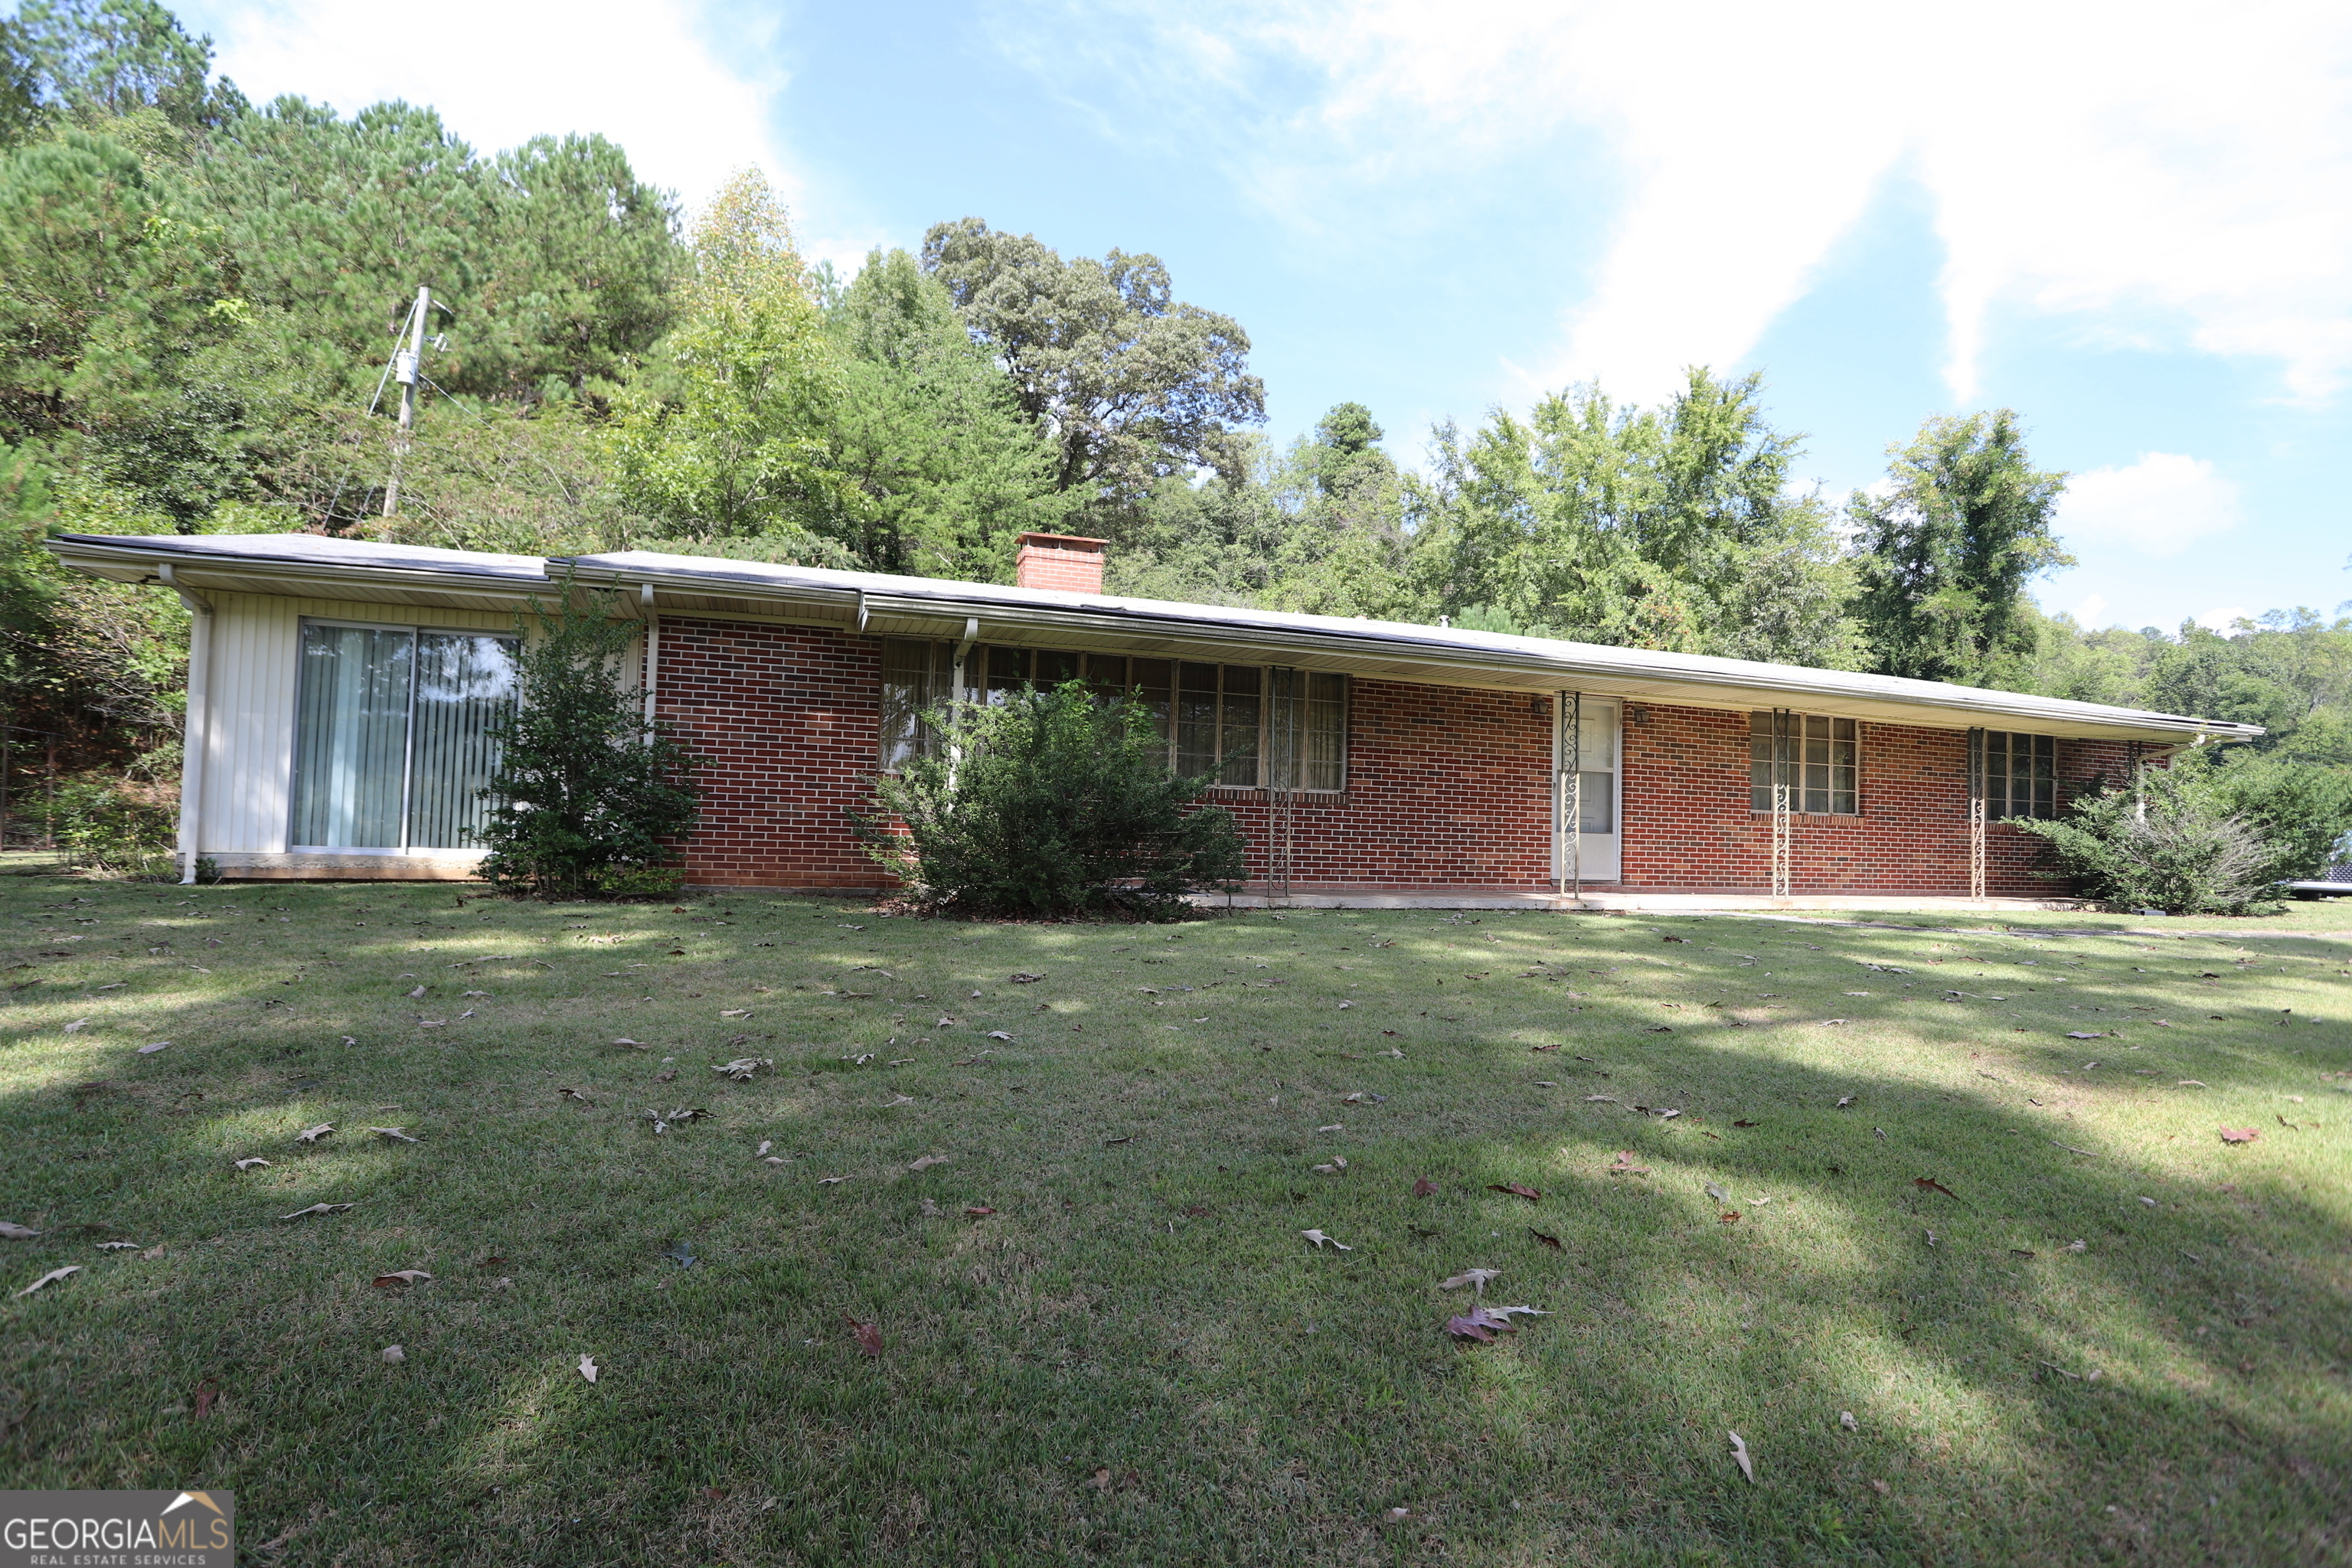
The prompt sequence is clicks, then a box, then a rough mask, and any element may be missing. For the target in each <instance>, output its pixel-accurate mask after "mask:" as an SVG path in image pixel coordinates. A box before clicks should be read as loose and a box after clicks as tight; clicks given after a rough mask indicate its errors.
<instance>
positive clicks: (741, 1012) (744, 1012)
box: [719, 1007, 751, 1018]
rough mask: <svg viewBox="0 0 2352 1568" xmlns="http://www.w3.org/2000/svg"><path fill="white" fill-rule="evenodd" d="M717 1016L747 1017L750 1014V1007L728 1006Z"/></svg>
mask: <svg viewBox="0 0 2352 1568" xmlns="http://www.w3.org/2000/svg"><path fill="white" fill-rule="evenodd" d="M719 1016H720V1017H722V1018H748V1017H750V1016H751V1009H750V1008H749V1007H729V1008H727V1009H725V1010H724V1011H722V1012H721V1013H720V1014H719Z"/></svg>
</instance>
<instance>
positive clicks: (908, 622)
mask: <svg viewBox="0 0 2352 1568" xmlns="http://www.w3.org/2000/svg"><path fill="white" fill-rule="evenodd" d="M281 539H282V540H284V541H286V542H275V541H279V540H281ZM338 547H345V548H347V549H348V551H349V553H348V554H346V553H345V552H344V549H341V548H338ZM49 548H50V549H51V550H53V551H55V552H57V554H58V559H59V560H60V561H61V562H62V563H64V564H66V565H68V566H70V567H72V568H74V569H75V570H77V571H81V572H86V573H89V574H91V575H94V576H100V577H106V578H110V579H112V580H113V581H116V582H121V583H134V584H135V583H158V582H161V581H163V571H162V568H163V566H165V565H166V564H168V565H170V566H171V567H172V568H173V571H172V577H173V583H174V585H176V586H179V587H184V588H194V589H200V590H203V589H209V590H215V591H218V592H223V593H242V594H273V595H302V596H305V597H316V598H329V599H341V600H346V601H358V602H363V603H373V604H388V605H419V606H428V607H437V608H445V609H466V610H504V611H516V610H521V609H524V608H527V607H528V605H530V602H531V601H532V600H534V599H536V600H538V601H540V602H541V603H542V604H545V603H550V602H551V601H552V600H553V599H554V598H555V597H556V596H557V595H558V594H559V593H560V592H562V590H563V588H564V586H565V584H567V583H568V584H570V591H571V593H572V596H573V597H575V598H585V597H590V596H595V595H596V593H597V591H598V590H615V591H616V592H614V593H613V595H612V596H611V598H610V599H609V600H607V601H606V602H607V603H608V604H610V605H611V606H612V608H613V610H614V613H616V614H620V615H624V616H638V615H642V614H646V613H648V612H651V613H657V614H661V615H670V616H716V617H720V618H748V619H757V620H782V621H787V622H793V623H800V624H809V625H818V626H835V627H838V628H840V629H843V630H845V631H850V632H854V633H860V634H863V635H866V636H869V637H935V638H940V639H943V640H948V641H956V642H961V641H962V640H964V639H965V637H967V636H971V637H976V638H977V640H979V641H981V642H983V643H995V644H1003V645H1010V646H1014V647H1059V648H1073V649H1081V650H1086V651H1090V652H1102V653H1125V654H1129V655H1141V656H1145V657H1156V658H1192V659H1201V660H1213V661H1217V662H1223V663H1263V664H1282V665H1290V666H1294V667H1297V668H1303V669H1323V670H1333V671H1339V672H1342V673H1346V674H1349V675H1357V676H1363V677H1367V678H1370V679H1381V680H1395V681H1403V682H1410V683H1413V684H1419V685H1434V686H1456V687H1474V688H1481V689H1490V690H1516V691H1528V692H1549V691H1559V690H1576V691H1582V692H1586V693H1589V694H1591V695H1595V696H1604V697H1616V698H1622V699H1630V700H1642V701H1647V702H1656V703H1662V704H1667V705H1671V706H1676V707H1689V708H1714V709H1732V710H1742V709H1745V710H1754V709H1766V708H1793V709H1801V710H1804V711H1806V712H1809V713H1827V714H1833V715H1836V716H1839V717H1843V718H1853V719H1864V720H1872V721H1879V722H1883V723H1895V724H1912V725H1921V726H1927V727H1931V728H1942V729H1969V728H1973V727H1978V726H1982V727H1984V728H1988V729H1995V730H2013V731H2026V732H2029V733H2035V734H2050V735H2067V736H2075V737H2084V738H2100V739H2111V740H2121V741H2140V742H2155V743H2158V744H2160V745H2184V744H2204V743H2208V742H2230V741H2247V740H2252V739H2253V738H2255V737H2256V736H2259V735H2260V734H2262V733H2263V731H2262V730H2261V728H2260V727H2258V726H2255V725H2252V724H2233V723H2227V722H2223V721H2215V720H2200V719H2196V718H2190V717H2186V716H2182V715H2179V714H2169V713H2153V712H2144V711H2141V710H2134V709H2125V708H2111V707H2105V706H2103V705H2100V704H2096V703H2088V702H2073V701H2067V700H2063V699H2060V698H2053V697H2037V696H2032V695H2030V694H2027V693H2022V692H2011V691H1993V690H1986V689H1979V688H1975V687H1964V686H1952V685H1947V684H1944V683H1942V682H1938V681H1927V680H1905V679H1896V678H1894V677H1890V676H1875V675H1862V674H1856V673H1853V672H1851V671H1844V670H1826V669H1808V668H1801V667H1798V666H1794V665H1780V664H1765V663H1759V662H1755V661H1751V660H1746V659H1731V658H1706V657H1701V656H1696V655H1691V654H1677V653H1661V652H1656V651H1654V650H1649V649H1643V648H1623V647H1600V646H1596V645H1592V644H1587V643H1571V642H1561V641H1556V640H1553V639H1550V638H1543V637H1503V636H1498V635H1495V634H1490V633H1479V632H1465V631H1456V630H1451V629H1448V628H1444V627H1438V626H1412V625H1407V624H1402V623H1397V622H1387V621H1369V620H1349V619H1343V618H1340V617H1338V616H1299V615H1286V614H1278V613H1275V612H1269V611H1264V610H1253V609H1242V608H1228V607H1221V606H1217V605H1188V604H1179V603H1173V602H1168V601H1160V600H1150V599H1122V598H1114V597H1111V596H1108V595H1090V594H1065V593H1054V592H1048V591H1043V590H1035V589H1020V588H1010V587H1003V586H1000V585H995V584H978V583H956V582H949V581H944V580H937V579H931V578H921V577H896V576H885V575H880V574H863V573H847V572H831V571H821V570H817V569H813V568H802V567H777V566H768V565H764V564H761V563H753V562H742V561H727V560H718V559H711V558H706V557H696V556H677V555H658V554H650V553H646V552H623V553H619V554H613V555H590V556H579V557H573V558H564V557H557V558H554V559H551V560H547V561H543V562H542V561H541V560H539V558H537V557H531V556H493V555H485V554H476V553H473V552H460V551H435V550H418V549H402V548H397V547H384V546H369V545H356V544H349V543H348V542H343V541H329V540H318V539H314V538H311V537H310V536H303V535H293V536H275V535H252V536H244V537H241V538H236V539H235V540H234V541H232V540H231V539H228V538H223V537H220V536H205V535H197V536H193V537H189V538H185V539H182V538H177V537H166V538H160V539H154V538H146V539H134V538H108V537H102V536H94V535H88V534H69V535H66V536H64V537H62V538H59V539H56V540H52V541H50V542H49Z"/></svg>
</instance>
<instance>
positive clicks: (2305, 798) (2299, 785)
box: [2213, 752, 2352, 882]
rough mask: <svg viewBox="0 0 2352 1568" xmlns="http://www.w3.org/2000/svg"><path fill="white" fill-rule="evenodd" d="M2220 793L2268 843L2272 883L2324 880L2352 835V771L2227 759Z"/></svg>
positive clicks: (2218, 779)
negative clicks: (2345, 840) (2322, 877)
mask: <svg viewBox="0 0 2352 1568" xmlns="http://www.w3.org/2000/svg"><path fill="white" fill-rule="evenodd" d="M2213 773H2214V787H2215V789H2216V790H2217V791H2218V793H2219V795H2220V797H2221V800H2222V801H2223V802H2224V803H2225V804H2226V805H2228V806H2229V808H2230V811H2231V814H2232V815H2234V816H2239V817H2242V818H2243V819H2244V821H2245V823H2246V825H2247V826H2249V827H2252V829H2253V830H2254V835H2255V837H2258V838H2260V839H2261V840H2262V841H2263V847H2264V848H2265V849H2266V850H2267V851H2268V855H2269V858H2268V859H2267V861H2266V862H2265V863H2264V865H2263V872H2262V876H2263V880H2264V881H2268V882H2293V881H2305V880H2312V879H2317V878H2319V877H2321V876H2322V875H2323V874H2324V873H2325V872H2326V869H2327V867H2328V865H2329V863H2330V862H2331V861H2333V860H2335V859H2336V857H2337V856H2338V855H2339V854H2340V853H2341V849H2340V846H2341V845H2342V843H2343V841H2344V837H2345V835H2346V834H2347V832H2352V767H2342V766H2336V765H2331V764H2329V763H2324V762H2314V761H2305V760H2302V759H2298V758H2294V757H2283V756H2280V755H2279V754H2278V753H2276V752H2269V753H2266V754H2260V755H2257V754H2245V755H2227V754H2225V760H2224V761H2223V762H2221V763H2219V764H2217V765H2216V766H2215V767H2214V768H2213Z"/></svg>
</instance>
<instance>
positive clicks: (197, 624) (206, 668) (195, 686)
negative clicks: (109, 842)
mask: <svg viewBox="0 0 2352 1568" xmlns="http://www.w3.org/2000/svg"><path fill="white" fill-rule="evenodd" d="M155 574H156V576H158V577H160V578H161V579H163V586H165V587H166V588H169V589H171V590H172V592H173V593H174V594H177V595H179V596H180V603H181V604H182V605H185V606H187V611H188V615H189V616H190V622H189V626H188V710H187V716H186V718H185V720H184V721H183V722H182V726H181V730H182V736H181V743H180V885H181V886H182V887H188V886H191V885H193V884H194V881H195V879H196V860H197V858H198V832H199V829H200V828H201V826H202V824H203V816H202V813H203V806H204V788H205V752H208V751H210V750H211V749H212V702H211V700H210V696H211V686H212V666H213V606H212V602H211V601H210V600H208V599H206V598H205V596H204V595H202V594H197V593H192V592H190V591H189V590H188V589H186V588H183V587H182V586H180V584H179V582H178V580H177V579H176V578H175V577H174V575H173V571H172V563H170V562H168V561H165V562H162V563H158V564H157V566H156V568H155Z"/></svg>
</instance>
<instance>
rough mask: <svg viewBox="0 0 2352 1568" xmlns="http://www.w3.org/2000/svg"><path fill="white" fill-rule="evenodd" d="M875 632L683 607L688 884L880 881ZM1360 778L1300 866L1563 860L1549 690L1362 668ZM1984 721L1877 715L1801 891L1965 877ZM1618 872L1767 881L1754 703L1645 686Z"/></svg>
mask: <svg viewBox="0 0 2352 1568" xmlns="http://www.w3.org/2000/svg"><path fill="white" fill-rule="evenodd" d="M880 679H881V655H880V647H879V645H878V643H877V642H875V641H873V640H870V639H866V638H861V637H851V636H849V635H847V634H845V633H840V632H833V631H826V630H821V629H815V628H807V627H785V626H755V625H749V624H737V623H732V622H724V621H704V620H696V619H690V618H684V617H665V618H664V619H663V621H662V624H661V657H660V679H659V686H660V690H659V693H658V702H657V711H658V712H659V714H660V715H661V717H663V718H665V719H667V720H668V721H670V722H671V723H673V724H675V725H676V726H677V730H678V732H679V735H680V737H681V738H682V739H683V740H684V741H685V742H687V743H688V745H689V746H690V747H692V748H693V749H694V750H695V751H696V752H698V753H700V754H701V755H703V756H705V757H708V758H709V759H711V764H710V765H709V767H708V768H707V769H706V770H705V772H704V773H703V774H702V780H701V782H702V787H703V820H702V826H701V828H700V830H699V831H698V833H697V834H696V835H695V837H694V838H693V840H692V842H690V843H689V844H688V846H687V847H686V851H685V862H686V867H687V874H688V879H689V880H690V881H694V882H697V883H702V884H708V885H722V886H764V887H790V888H844V889H850V888H874V887H877V886H880V885H883V884H884V882H885V881H886V879H885V878H884V877H883V875H882V874H881V872H880V871H879V870H878V869H877V868H876V867H875V866H874V864H873V862H871V861H870V860H868V859H866V857H865V856H864V855H863V854H862V853H860V851H859V850H858V848H857V845H856V840H855V839H854V838H853V837H851V835H850V832H849V826H848V822H847V818H846V816H845V813H846V812H847V811H848V810H849V809H851V808H853V807H857V806H861V805H863V804H864V803H865V801H866V788H867V784H866V781H867V780H869V779H870V778H871V777H872V775H873V773H874V769H875V765H876V756H877V748H878V744H879V734H878V730H879V701H878V699H879V687H880ZM1966 755H1967V738H1966V735H1965V733H1964V732H1963V731H1957V730H1929V729H1922V728H1916V727H1913V726H1907V725H1898V724H1864V726H1863V727H1862V773H1861V792H1862V805H1863V815H1862V816H1859V817H1830V816H1800V817H1799V818H1798V819H1797V826H1796V838H1795V847H1794V858H1793V869H1794V888H1793V890H1794V891H1797V892H1800V893H1804V892H1825V891H1883V892H1906V893H1965V892H1967V890H1968V820H1967V816H1966V807H1965V801H1966V795H1967V783H1966ZM2058 756H2059V770H2060V773H2061V776H2062V778H2063V780H2065V781H2066V782H2067V783H2069V784H2080V783H2081V782H2083V781H2084V780H2086V779H2088V778H2089V777H2091V776H2093V775H2095V773H2099V772H2102V771H2105V772H2110V773H2116V774H2121V773H2124V772H2126V771H2127V769H2128V767H2129V765H2130V756H2131V749H2130V748H2129V747H2128V746H2126V745H2125V744H2122V743H2110V742H2083V741H2062V742H2059V752H2058ZM1550 765H1551V717H1550V712H1549V703H1548V701H1546V700H1541V699H1531V698H1530V697H1529V696H1528V695H1527V694H1524V693H1521V694H1517V695H1510V694H1506V693H1501V692H1489V691H1473V690H1465V689H1454V688H1445V687H1427V686H1411V685H1404V684H1400V683H1397V682H1392V681H1382V680H1370V679H1359V680H1357V681H1355V682H1353V683H1352V690H1351V693H1350V700H1349V766H1348V788H1347V790H1346V792H1345V793H1344V794H1342V795H1336V796H1332V795H1322V796H1318V795H1300V796H1299V797H1297V805H1296V806H1295V807H1294V811H1295V818H1294V822H1295V828H1294V831H1295V846H1296V847H1295V849H1294V853H1293V860H1292V866H1291V873H1290V875H1291V879H1292V881H1293V883H1294V884H1299V883H1338V884H1356V885H1365V884H1379V885H1386V886H1391V887H1402V888H1411V887H1431V888H1437V887H1448V886H1452V887H1537V886H1540V885H1542V884H1543V883H1545V882H1546V881H1547V879H1549V875H1550V844H1551V820H1550V810H1549V771H1550ZM1624 769H1625V780H1624V791H1623V795H1624V824H1623V826H1624V856H1625V861H1624V871H1625V875H1624V882H1623V885H1624V886H1627V887H1633V888H1655V889H1673V888H1687V889H1763V888H1766V887H1769V884H1770V880H1771V876H1770V867H1769V856H1770V845H1771V822H1770V818H1769V816H1758V815H1757V814H1755V813H1754V812H1752V811H1751V810H1750V809H1749V806H1748V715H1747V713H1746V712H1745V711H1726V710H1713V709H1690V708H1668V707H1663V706H1659V705H1656V704H1650V703H1639V702H1628V703H1627V704H1625V724H1624ZM1212 798H1213V799H1215V800H1216V801H1217V802H1218V803H1219V804H1221V805H1225V806H1226V807H1227V808H1228V809H1230V810H1232V811H1233V812H1234V815H1235V816H1237V817H1238V818H1239V819H1240V822H1241V826H1242V832H1243V835H1244V837H1245V838H1246V839H1247V840H1248V843H1249V863H1250V872H1251V875H1252V877H1253V878H1257V877H1262V876H1264V875H1265V872H1266V869H1267V867H1268V858H1269V851H1270V850H1271V848H1272V847H1273V846H1272V842H1271V840H1272V837H1273V831H1274V827H1275V824H1276V812H1275V807H1274V805H1273V803H1272V802H1271V801H1270V800H1269V799H1268V798H1267V797H1266V796H1265V795H1263V794H1261V793H1259V792H1256V791H1217V792H1214V794H1213V797H1212ZM2038 848H2039V845H2038V841H2036V840H2034V839H2033V838H2032V837H2030V836H2028V835H2025V834H2021V833H2019V832H2017V831H2016V830H2015V829H2013V828H2007V827H2002V826H1998V825H1996V826H1994V827H1993V828H1992V829H1991V831H1990V838H1989V849H1990V868H1989V869H1990V876H1989V879H1988V891H1990V892H1993V893H1996V894H2001V895H2011V896H2026V897H2032V896H2036V895H2043V894H2050V893H2053V892H2056V891H2060V890H2062V889H2057V888H2055V887H2053V885H2052V884H2050V883H2047V882H2044V881H2042V880H2040V879H2037V878H2035V877H2033V876H2032V874H2031V868H2032V865H2033V864H2034V862H2035V860H2036V858H2037V853H2036V852H2037V850H2038Z"/></svg>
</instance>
